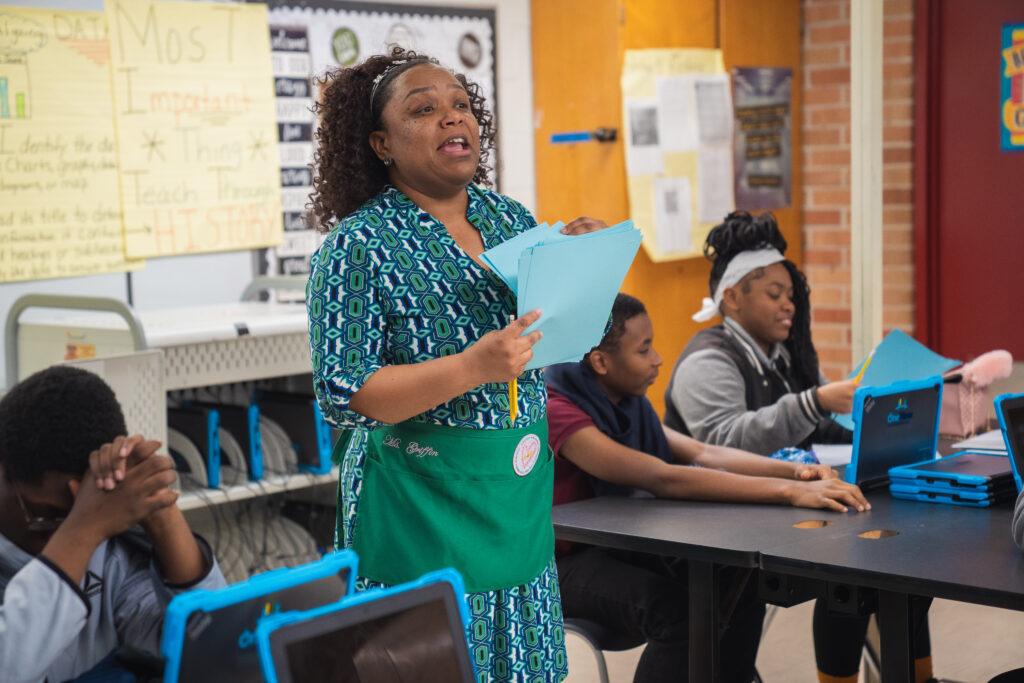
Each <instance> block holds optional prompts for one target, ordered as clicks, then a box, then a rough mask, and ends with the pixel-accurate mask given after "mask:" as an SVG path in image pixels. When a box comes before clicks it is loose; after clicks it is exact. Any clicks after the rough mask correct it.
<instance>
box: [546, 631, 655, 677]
mask: <svg viewBox="0 0 1024 683" xmlns="http://www.w3.org/2000/svg"><path fill="white" fill-rule="evenodd" d="M563 627H564V629H565V632H566V633H567V634H568V633H572V634H574V635H576V636H577V637H579V638H580V639H582V640H583V642H585V643H586V644H587V646H588V647H589V648H590V650H591V651H592V652H593V653H594V658H595V659H596V660H597V676H598V681H599V682H600V683H608V663H607V662H606V661H605V659H604V651H605V650H607V651H608V652H619V651H621V650H631V649H633V648H634V647H637V646H638V645H643V643H644V640H643V638H641V637H633V636H627V635H625V634H623V633H619V632H616V631H612V630H611V629H607V628H605V627H604V626H602V625H601V624H599V623H597V622H596V621H590V620H589V619H572V618H567V619H565V621H564V624H563Z"/></svg>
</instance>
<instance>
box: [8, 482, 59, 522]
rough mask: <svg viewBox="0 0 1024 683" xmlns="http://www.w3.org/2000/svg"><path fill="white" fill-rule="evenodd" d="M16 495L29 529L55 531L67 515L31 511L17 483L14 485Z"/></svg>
mask: <svg viewBox="0 0 1024 683" xmlns="http://www.w3.org/2000/svg"><path fill="white" fill-rule="evenodd" d="M14 495H15V496H16V497H17V498H18V505H20V506H21V511H22V512H24V513H25V527H26V528H27V529H28V530H29V531H55V530H56V529H57V527H59V526H60V525H61V524H63V523H64V519H65V517H41V516H39V515H33V514H32V513H31V512H29V511H28V507H27V506H26V505H25V499H24V498H22V497H21V491H19V490H18V487H17V485H15V486H14Z"/></svg>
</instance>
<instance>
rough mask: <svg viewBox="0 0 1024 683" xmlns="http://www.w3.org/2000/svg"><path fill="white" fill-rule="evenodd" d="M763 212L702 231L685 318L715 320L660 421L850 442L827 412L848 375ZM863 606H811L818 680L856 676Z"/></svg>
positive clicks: (921, 623)
mask: <svg viewBox="0 0 1024 683" xmlns="http://www.w3.org/2000/svg"><path fill="white" fill-rule="evenodd" d="M786 246H787V245H786V240H785V238H784V237H783V236H782V233H781V232H780V231H779V226H778V224H777V223H776V222H775V217H774V216H772V215H771V214H770V213H763V214H761V215H760V216H752V215H751V214H749V213H747V212H746V211H734V212H733V213H730V214H729V215H728V216H726V217H725V220H724V221H722V223H721V224H720V225H716V226H715V227H714V228H713V229H712V230H711V232H710V233H708V237H707V241H706V242H705V244H704V255H705V256H706V257H707V258H708V259H710V260H711V262H712V266H711V276H710V277H709V279H708V288H709V290H710V293H711V297H710V298H705V299H704V302H703V307H702V308H701V310H700V311H699V312H697V313H696V314H695V315H694V316H693V319H694V320H696V321H698V322H704V321H706V320H710V319H711V318H712V317H714V316H715V315H718V314H721V315H722V317H723V319H724V320H723V323H722V324H721V325H717V326H715V327H711V328H708V329H706V330H702V331H700V332H698V333H697V334H696V335H695V336H694V337H693V339H691V340H690V342H689V343H688V344H687V345H686V347H685V348H684V349H683V352H682V353H681V354H680V356H679V360H678V361H677V362H676V366H675V369H674V370H673V372H672V378H671V380H670V381H669V385H668V389H667V391H666V392H665V419H664V422H665V424H666V425H668V426H669V427H672V428H673V429H676V430H678V431H681V432H683V433H684V434H689V435H691V436H693V437H694V438H695V439H697V440H699V441H703V442H705V443H708V444H715V445H719V446H732V447H734V448H741V449H743V450H747V451H752V452H754V453H760V454H762V455H768V454H771V453H774V452H775V451H777V450H779V449H780V448H785V447H787V446H799V447H801V448H808V447H809V446H810V445H811V444H812V443H850V442H851V441H852V439H853V434H852V432H850V431H849V430H848V429H846V428H844V427H842V426H840V425H839V424H837V423H836V422H835V421H834V420H832V418H831V416H830V414H831V413H849V412H850V411H851V410H852V408H853V394H854V391H855V390H856V388H857V383H856V381H855V380H844V381H840V382H831V383H829V382H828V381H827V380H826V379H825V376H824V375H823V374H822V373H821V370H820V369H819V367H818V354H817V352H816V351H815V350H814V344H813V343H812V341H811V315H810V287H808V285H807V279H806V278H805V277H804V275H803V273H801V272H800V270H799V269H798V268H797V267H796V265H795V264H794V263H793V262H792V261H789V260H788V259H786V257H785V256H784V255H783V254H784V253H785V251H786ZM930 604H931V601H930V600H929V599H924V598H919V597H915V598H914V600H913V602H912V603H911V615H912V618H913V620H914V654H915V657H916V658H917V659H916V662H915V668H916V670H917V673H916V675H917V680H918V681H926V680H928V679H929V678H931V675H932V666H931V642H930V639H929V633H928V608H929V606H930ZM867 627H868V615H858V616H846V615H836V614H831V613H829V612H828V609H827V607H826V604H825V602H824V601H821V600H819V601H818V602H817V604H816V605H815V609H814V629H813V630H814V654H815V660H816V663H817V667H818V680H819V681H821V682H822V683H847V682H849V683H855V682H856V680H857V676H858V673H859V668H860V658H861V650H862V649H863V643H864V637H865V634H866V633H867Z"/></svg>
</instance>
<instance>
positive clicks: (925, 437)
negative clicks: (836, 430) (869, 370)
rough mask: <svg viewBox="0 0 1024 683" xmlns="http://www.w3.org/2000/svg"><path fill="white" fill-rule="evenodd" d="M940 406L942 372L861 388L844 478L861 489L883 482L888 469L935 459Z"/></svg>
mask: <svg viewBox="0 0 1024 683" xmlns="http://www.w3.org/2000/svg"><path fill="white" fill-rule="evenodd" d="M941 404H942V377H940V376H938V375H933V376H931V377H926V378H925V379H920V380H907V381H902V382H893V383H892V384H886V385H883V386H877V387H872V386H866V387H860V388H859V389H857V391H856V392H855V393H854V395H853V418H854V430H853V456H852V459H851V460H850V464H849V465H847V467H846V472H845V479H846V481H847V482H849V483H851V484H858V485H860V486H861V487H870V486H874V485H879V484H884V483H886V482H887V481H888V478H889V469H890V468H892V467H897V466H900V465H909V464H911V463H915V462H918V461H921V460H927V459H929V458H934V456H935V447H936V446H937V445H938V441H939V407H940V406H941Z"/></svg>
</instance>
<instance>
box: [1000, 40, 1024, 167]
mask: <svg viewBox="0 0 1024 683" xmlns="http://www.w3.org/2000/svg"><path fill="white" fill-rule="evenodd" d="M1002 55H1003V56H1002V59H1001V60H1000V61H1001V66H1002V69H1000V78H999V80H1000V96H999V103H1000V107H999V118H1000V124H999V134H1000V137H1001V139H1002V148H1003V151H1004V152H1019V151H1022V150H1024V24H1006V25H1005V26H1003V50H1002Z"/></svg>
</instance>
